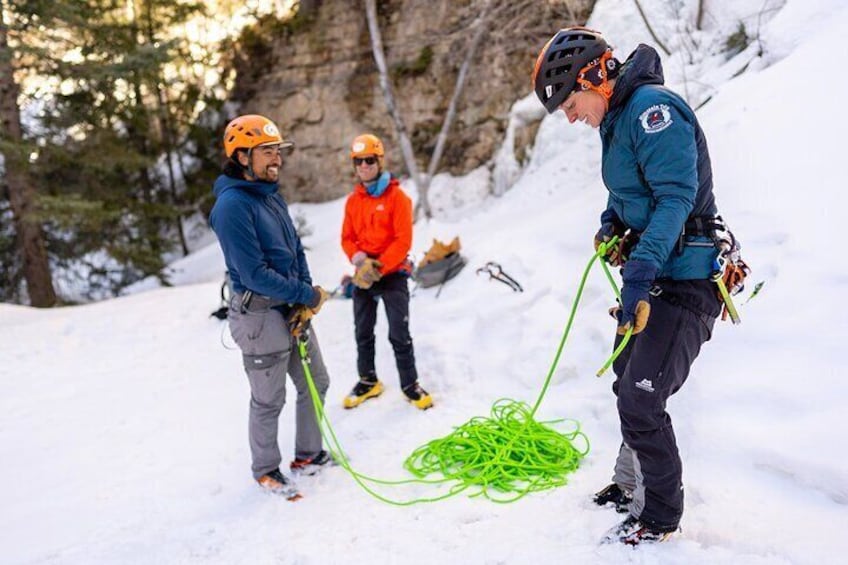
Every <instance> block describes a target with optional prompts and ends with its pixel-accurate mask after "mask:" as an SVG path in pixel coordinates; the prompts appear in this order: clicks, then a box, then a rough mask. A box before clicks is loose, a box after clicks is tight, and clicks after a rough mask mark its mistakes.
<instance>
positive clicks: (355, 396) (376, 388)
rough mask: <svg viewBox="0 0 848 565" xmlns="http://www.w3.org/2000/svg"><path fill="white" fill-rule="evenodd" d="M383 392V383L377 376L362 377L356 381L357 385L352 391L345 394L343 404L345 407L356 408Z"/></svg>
mask: <svg viewBox="0 0 848 565" xmlns="http://www.w3.org/2000/svg"><path fill="white" fill-rule="evenodd" d="M382 392H383V383H381V382H380V381H378V380H377V379H376V378H375V379H367V378H364V377H361V378H360V379H359V382H358V383H356V386H354V387H353V390H352V391H350V394H348V395H347V396H345V398H344V402H343V403H342V404H343V405H344V407H345V408H356V407H357V406H359V405H360V404H362V403H363V402H365V401H366V400H368V399H369V398H374V397H375V396H380V394H381V393H382Z"/></svg>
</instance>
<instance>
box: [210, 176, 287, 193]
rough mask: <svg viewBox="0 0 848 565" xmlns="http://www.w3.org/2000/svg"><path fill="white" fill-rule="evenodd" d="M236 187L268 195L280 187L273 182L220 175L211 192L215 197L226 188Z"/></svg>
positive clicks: (226, 189) (225, 190)
mask: <svg viewBox="0 0 848 565" xmlns="http://www.w3.org/2000/svg"><path fill="white" fill-rule="evenodd" d="M236 188H237V189H241V190H244V191H245V192H249V193H251V194H254V195H256V196H269V195H271V194H274V193H275V192H277V190H278V189H279V188H280V187H279V185H278V184H277V183H275V182H263V181H249V180H245V179H237V178H234V177H230V176H227V175H221V176H219V177H218V178H217V179H215V184H214V185H213V186H212V193H213V194H214V195H215V197H216V198H220V197H221V195H222V194H224V193H225V192H227V191H228V190H232V189H236Z"/></svg>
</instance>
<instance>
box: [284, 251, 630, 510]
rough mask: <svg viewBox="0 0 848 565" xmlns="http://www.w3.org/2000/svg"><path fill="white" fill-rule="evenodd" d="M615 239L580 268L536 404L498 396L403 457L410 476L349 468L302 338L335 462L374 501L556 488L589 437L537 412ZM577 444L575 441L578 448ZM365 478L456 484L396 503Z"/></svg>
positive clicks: (516, 495) (506, 498)
mask: <svg viewBox="0 0 848 565" xmlns="http://www.w3.org/2000/svg"><path fill="white" fill-rule="evenodd" d="M616 239H617V238H613V240H612V241H610V242H609V243H607V244H606V245H603V244H602V245H601V246H600V247H599V248H598V250H597V252H596V253H595V255H593V256H592V259H591V261H589V264H588V265H587V266H586V269H585V271H584V272H583V277H582V279H581V281H580V286H579V288H578V290H577V295H576V296H575V298H574V301H573V303H572V308H571V313H570V315H569V318H568V323H567V324H566V327H565V330H564V331H563V335H562V338H561V340H560V344H559V347H558V349H557V352H556V356H555V357H554V360H553V363H552V364H551V368H550V370H549V371H548V375H547V377H546V379H545V383H544V385H543V387H542V390H541V392H540V394H539V397H538V399H537V400H536V403H535V405H534V406H533V408H532V409H531V408H530V407H529V405H527V404H526V403H524V402H518V401H514V400H509V399H501V400H498V401H496V402H495V403H494V405H493V406H492V410H491V417H489V418H484V417H475V418H472V419H471V420H470V421H469V422H467V423H466V424H463V425H462V426H459V427H457V428H456V429H455V430H454V431H453V432H452V433H450V434H449V435H447V436H445V437H443V438H440V439H435V440H433V441H430V442H428V443H427V444H425V445H423V446H421V447H419V448H418V449H416V450H415V451H413V453H412V454H411V455H410V456H409V457H408V458H407V459H406V461H405V462H404V467H405V468H406V469H407V470H408V471H409V472H410V473H412V474H413V475H414V476H415V477H416V478H415V479H408V480H400V481H386V480H382V479H377V478H373V477H369V476H367V475H363V474H362V473H359V472H358V471H356V470H354V469H353V468H352V467H351V465H350V462H349V461H348V459H347V457H346V456H345V455H344V452H343V450H342V449H341V446H340V444H339V441H338V438H337V437H336V434H335V432H334V431H333V428H332V426H331V424H330V422H329V420H328V419H327V416H326V413H325V412H324V407H323V405H322V404H321V402H320V398H319V396H318V391H317V390H316V388H315V384H314V382H313V380H312V373H311V370H310V368H309V358H308V354H307V348H306V341H305V339H301V340H299V341H298V350H299V353H300V357H301V362H302V364H303V369H304V373H305V374H306V381H307V384H308V386H309V389H310V392H311V396H312V403H313V406H314V409H315V414H316V418H317V420H318V425H319V427H320V428H321V433H322V435H323V437H324V439H325V441H326V442H327V445H328V447H329V449H330V451H331V452H332V453H333V457H334V458H335V459H336V461H337V462H338V463H339V464H340V465H341V466H342V467H343V468H344V469H345V470H346V471H347V472H348V473H349V474H350V475H351V476H352V477H353V479H354V480H355V481H356V482H357V483H358V484H359V485H360V486H361V487H362V488H363V489H364V490H365V491H366V492H368V493H369V494H371V495H372V496H374V497H375V498H377V499H379V500H382V501H384V502H387V503H389V504H392V505H396V506H409V505H412V504H417V503H421V502H435V501H437V500H443V499H445V498H448V497H450V496H454V495H456V494H459V493H460V492H463V491H465V490H467V489H469V488H472V487H475V488H476V489H477V490H476V492H474V493H472V494H471V495H470V496H472V497H475V496H484V497H485V498H487V499H489V500H491V501H493V502H500V503H507V502H514V501H516V500H518V499H520V498H522V497H524V496H526V495H527V494H529V493H531V492H538V491H542V490H547V489H551V488H556V487H559V486H562V485H564V484H566V483H567V475H568V474H570V473H572V472H574V471H575V470H576V469H577V468H578V467H579V465H580V461H581V460H582V459H583V457H585V456H586V455H587V454H588V453H589V439H588V438H587V437H586V435H585V434H584V433H583V432H581V431H580V425H579V423H578V422H577V421H575V420H552V421H548V422H537V421H536V420H535V419H534V415H535V413H536V410H537V409H538V408H539V405H540V404H541V402H542V399H543V398H544V396H545V393H546V392H547V389H548V386H549V384H550V381H551V378H552V377H553V374H554V371H555V370H556V367H557V365H558V364H559V358H560V355H561V354H562V350H563V347H564V346H565V342H566V340H567V338H568V334H569V332H570V330H571V325H572V323H573V321H574V316H575V313H576V311H577V305H578V304H579V302H580V297H581V296H582V293H583V288H584V286H585V284H586V278H587V277H588V274H589V271H590V269H591V267H592V265H593V264H594V262H595V261H596V260H597V259H598V258H600V257H604V256H605V255H606V250H607V248H608V247H609V246H612V245H614V244H615V243H616ZM601 265H602V266H603V268H604V271H605V273H606V276H607V278H608V279H609V281H610V284H612V286H613V289H614V290H615V293H616V295H617V296H618V295H619V293H618V287H617V285H616V284H615V281H614V280H613V278H612V275H611V274H610V272H609V269H608V268H607V266H606V265H605V264H604V263H603V262H602V263H601ZM630 334H631V331H628V332H627V334H626V335H625V336H624V339H623V340H622V343H621V344H620V346H619V347H618V348H617V349H616V351H615V352H614V353H613V355H612V356H611V357H610V358H609V359H608V360H607V362H606V363H605V364H604V366H603V367H602V368H601V370H599V371H598V376H600V375H601V374H602V373H603V372H604V371H605V370H606V369H607V368H608V367H609V366H610V365H611V364H612V362H613V361H614V360H615V358H616V357H617V356H618V354H619V353H620V351H621V350H622V349H623V348H624V346H625V345H626V343H627V341H628V340H629V339H630ZM563 423H566V425H570V426H571V427H572V428H573V429H571V430H570V431H557V430H555V429H553V428H552V427H550V425H553V424H563ZM575 443H577V444H578V445H579V447H575V445H574V444H575ZM436 473H439V474H441V475H442V476H443V478H441V479H425V477H427V476H429V475H433V474H436ZM366 482H371V483H377V484H383V485H400V484H409V483H426V484H440V483H447V482H453V483H454V484H453V485H452V486H451V487H450V488H449V489H448V492H446V493H444V494H442V495H439V496H436V497H432V498H417V499H412V500H407V501H397V500H392V499H389V498H387V497H384V496H382V495H380V494H379V493H377V492H375V491H374V490H373V489H371V488H370V487H369V486H368V485H367V484H366Z"/></svg>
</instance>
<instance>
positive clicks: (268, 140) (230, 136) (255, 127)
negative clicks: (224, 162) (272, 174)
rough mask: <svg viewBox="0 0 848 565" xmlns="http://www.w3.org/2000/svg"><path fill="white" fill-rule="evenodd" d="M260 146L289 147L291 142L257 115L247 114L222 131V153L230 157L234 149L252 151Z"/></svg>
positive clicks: (275, 127) (271, 124) (291, 144)
mask: <svg viewBox="0 0 848 565" xmlns="http://www.w3.org/2000/svg"><path fill="white" fill-rule="evenodd" d="M260 145H279V146H280V147H291V146H293V145H294V143H293V142H291V141H289V140H286V139H283V136H281V135H280V130H279V129H278V128H277V125H276V124H275V123H274V122H272V121H271V120H269V119H268V118H266V117H265V116H260V115H258V114H247V115H245V116H239V117H238V118H236V119H234V120H233V121H231V122H230V123H229V124H227V129H225V130H224V152H225V153H226V154H227V157H232V156H233V153H235V152H236V149H253V148H254V147H259V146H260Z"/></svg>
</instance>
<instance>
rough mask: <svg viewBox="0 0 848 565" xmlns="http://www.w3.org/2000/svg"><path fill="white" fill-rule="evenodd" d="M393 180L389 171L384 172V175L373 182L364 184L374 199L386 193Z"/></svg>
mask: <svg viewBox="0 0 848 565" xmlns="http://www.w3.org/2000/svg"><path fill="white" fill-rule="evenodd" d="M391 180H392V175H391V173H390V172H389V171H383V174H381V175H380V176H379V177H377V178H376V179H374V180H372V181H371V182H366V183H363V184H364V185H365V190H366V191H367V192H368V194H369V195H370V196H373V197H374V198H378V197H379V196H381V195H382V194H383V193H384V192H386V189H387V188H389V181H391Z"/></svg>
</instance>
